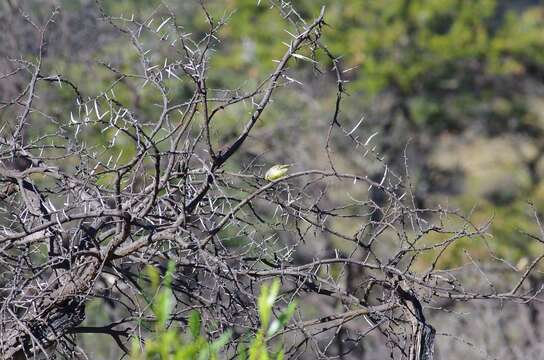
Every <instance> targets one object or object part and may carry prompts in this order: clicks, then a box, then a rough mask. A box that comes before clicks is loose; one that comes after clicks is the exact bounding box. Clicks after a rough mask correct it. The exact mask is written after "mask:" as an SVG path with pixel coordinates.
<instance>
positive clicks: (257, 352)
mask: <svg viewBox="0 0 544 360" xmlns="http://www.w3.org/2000/svg"><path fill="white" fill-rule="evenodd" d="M174 270H175V266H174V263H173V262H170V263H169V265H168V269H167V271H166V273H165V275H164V277H163V278H162V279H161V275H160V273H159V271H158V270H157V269H156V268H154V267H152V266H148V267H147V269H146V275H147V279H148V281H149V283H150V287H149V289H148V290H149V295H151V296H150V297H149V298H148V303H149V305H150V308H151V310H152V313H153V315H154V319H155V320H154V321H153V324H154V331H153V332H152V333H151V334H150V336H149V337H148V338H147V339H145V340H143V339H138V338H134V339H133V342H132V348H131V355H130V356H131V359H132V360H208V359H209V360H216V359H220V358H221V359H223V358H227V356H226V354H227V353H226V346H227V345H228V344H229V343H231V342H232V341H233V340H232V333H231V331H225V332H223V333H222V334H221V335H219V336H218V337H217V338H216V339H214V340H211V339H208V338H207V337H206V336H205V335H203V332H205V330H206V329H205V327H206V325H207V324H205V323H203V320H202V317H201V314H200V313H199V312H198V311H196V310H191V312H190V313H189V316H188V317H187V325H186V327H185V331H184V332H182V331H181V329H180V328H178V327H177V324H176V322H175V321H172V320H171V315H172V312H173V310H174V307H175V306H176V300H175V298H174V295H173V294H172V291H171V285H172V275H173V272H174ZM280 286H281V285H280V282H279V280H275V281H273V282H272V283H271V284H264V285H263V286H262V287H261V290H260V294H259V297H258V301H257V308H258V310H259V318H260V321H261V324H260V327H259V329H258V331H257V333H256V334H255V335H251V334H248V336H246V337H245V338H244V339H243V340H242V341H239V342H238V344H237V348H238V351H237V353H238V355H237V357H236V358H237V359H239V360H269V359H275V360H282V359H283V346H282V345H281V344H280V345H279V346H278V349H277V350H276V351H273V352H271V351H270V350H269V340H270V339H272V338H273V337H274V336H275V335H277V334H278V332H279V331H280V330H282V329H283V328H284V327H285V326H286V325H287V324H288V322H289V320H290V319H291V317H292V316H293V314H294V312H295V309H296V302H294V301H291V302H290V303H289V304H288V306H287V307H286V308H285V309H283V310H281V311H280V312H279V314H278V315H277V316H274V314H273V313H272V310H273V308H274V305H275V304H276V302H277V300H278V298H279V291H280ZM241 339H242V338H241ZM228 358H230V357H228Z"/></svg>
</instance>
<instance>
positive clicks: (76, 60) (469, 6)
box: [0, 0, 544, 356]
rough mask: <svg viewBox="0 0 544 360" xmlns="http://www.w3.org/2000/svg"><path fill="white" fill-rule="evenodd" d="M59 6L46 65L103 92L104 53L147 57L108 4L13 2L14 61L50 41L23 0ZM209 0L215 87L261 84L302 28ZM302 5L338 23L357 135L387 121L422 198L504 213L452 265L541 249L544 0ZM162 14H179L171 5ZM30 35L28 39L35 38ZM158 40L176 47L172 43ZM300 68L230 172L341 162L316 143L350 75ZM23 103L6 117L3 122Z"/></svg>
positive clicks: (381, 140) (394, 154)
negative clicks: (485, 237) (39, 36)
mask: <svg viewBox="0 0 544 360" xmlns="http://www.w3.org/2000/svg"><path fill="white" fill-rule="evenodd" d="M49 3H50V4H52V5H53V4H59V5H61V8H62V13H61V16H60V18H59V20H58V21H57V25H56V27H55V28H54V29H53V31H52V35H51V40H50V43H49V46H48V53H47V56H46V58H45V62H46V63H45V69H46V72H50V73H58V74H62V76H63V77H65V78H67V79H70V80H71V81H72V82H74V83H76V84H78V85H79V86H80V88H79V91H80V92H81V94H82V96H84V97H85V96H89V95H92V94H96V93H100V92H101V91H104V90H105V89H106V88H107V86H109V84H111V82H112V81H113V80H114V74H112V72H111V71H110V70H108V68H107V67H106V66H105V64H107V65H108V66H109V67H113V68H116V67H120V68H122V69H123V71H124V72H129V73H130V72H131V69H132V68H136V67H137V66H138V64H137V62H138V59H137V54H136V52H135V51H134V50H133V48H132V47H131V45H130V41H128V39H127V38H126V37H120V36H118V34H117V33H116V31H115V29H112V27H111V26H109V24H107V23H104V22H100V21H99V20H97V19H98V18H99V16H100V14H99V10H98V7H97V6H96V4H95V1H94V0H92V1H91V0H81V1H72V0H58V1H54V0H51V1H49V2H47V1H27V2H23V1H16V0H7V1H6V2H3V3H2V4H0V20H1V21H0V32H1V34H0V43H1V44H2V47H0V72H1V73H7V72H9V70H10V67H11V66H13V65H12V64H11V63H10V62H9V61H8V60H7V59H8V58H10V57H13V56H15V55H16V54H19V55H23V56H24V55H25V54H27V55H28V56H30V55H31V54H33V53H35V50H36V49H35V46H36V43H37V42H36V38H35V35H34V34H32V30H31V29H29V27H28V26H27V25H25V22H24V20H23V19H22V18H21V17H20V16H15V13H14V12H15V11H16V10H15V8H16V7H17V6H21V7H23V8H24V9H25V10H26V11H27V12H28V13H31V14H32V15H33V16H35V17H38V18H39V17H40V16H41V17H42V18H45V17H46V16H47V15H48V14H49V12H50V10H51V8H50V7H48V6H46V5H47V4H49ZM102 3H103V4H104V7H105V11H106V12H107V13H108V14H110V15H114V16H124V17H126V18H130V17H131V16H132V14H134V15H135V16H136V17H141V18H142V19H145V18H146V17H147V16H150V15H151V14H153V12H154V11H155V9H156V8H157V6H158V5H160V1H157V0H123V1H120V0H104V1H102ZM165 3H167V4H168V5H169V6H170V7H171V8H172V9H173V10H174V11H175V13H176V15H177V19H176V21H177V23H178V24H181V25H183V27H184V31H186V32H191V33H193V34H199V33H203V32H204V31H205V30H206V29H207V27H208V24H207V23H206V18H205V16H204V13H203V11H202V9H201V6H200V4H199V3H198V2H197V1H166V2H165ZM204 3H205V4H206V6H207V8H208V11H209V13H210V15H211V16H212V17H213V18H214V19H216V20H218V19H221V18H224V19H225V20H226V21H227V24H226V25H225V26H224V27H223V28H222V30H221V35H222V37H221V44H220V45H219V47H218V49H217V53H216V55H215V56H213V57H212V58H211V63H210V72H209V84H211V85H212V86H213V87H215V88H217V89H221V88H237V87H238V88H240V89H249V88H252V87H254V86H255V85H256V84H258V83H259V82H260V81H262V80H263V79H264V77H265V76H266V74H267V73H268V72H269V71H271V70H272V68H273V67H274V65H275V63H274V62H273V61H272V60H273V59H278V58H279V57H280V56H281V54H282V53H283V52H284V51H285V47H284V45H283V44H282V42H283V41H288V39H289V38H290V35H289V34H288V32H286V31H285V29H286V25H285V24H286V22H285V20H284V19H282V17H281V14H280V13H279V12H278V11H269V9H268V6H267V5H266V2H265V1H257V0H224V1H223V0H209V1H204ZM259 3H260V4H259ZM292 3H293V4H294V5H295V7H296V8H297V9H299V10H300V15H301V16H302V17H303V18H305V19H308V20H309V21H310V20H311V19H312V18H313V17H315V16H316V15H317V14H318V13H319V10H320V8H321V6H323V5H325V6H326V13H325V14H326V15H325V20H326V22H327V24H328V26H327V27H326V28H325V29H324V38H323V41H324V42H326V43H327V45H328V46H329V48H330V49H331V50H332V51H333V52H334V54H335V55H336V56H338V57H340V58H341V60H340V61H341V63H342V65H343V67H344V69H348V70H349V71H346V72H345V73H344V76H345V79H346V80H349V83H348V84H347V85H346V86H347V92H348V94H349V96H348V97H346V100H345V101H346V103H345V105H344V107H343V110H342V112H341V114H340V122H341V124H342V125H343V126H345V127H346V128H351V127H353V126H354V124H356V123H357V122H358V121H359V119H361V118H364V122H363V126H362V127H361V130H359V132H358V134H359V136H360V138H361V139H362V141H363V142H364V141H365V140H366V139H367V138H368V137H369V136H370V135H371V134H374V133H376V132H377V135H376V137H375V138H374V140H373V142H374V143H375V144H376V149H375V151H376V153H378V154H379V156H380V157H383V159H384V161H385V162H386V163H388V164H389V165H390V166H391V168H392V169H393V171H396V172H397V173H399V174H404V173H405V163H406V164H407V165H408V169H409V175H410V181H411V184H412V186H413V190H414V192H415V197H416V201H417V206H418V207H432V206H435V205H436V204H439V203H440V204H442V205H443V206H448V207H451V208H459V209H461V210H462V211H464V212H465V213H467V214H470V216H471V219H472V221H474V222H476V223H485V222H486V221H488V220H489V219H492V225H491V230H490V233H491V234H492V235H493V237H494V241H493V242H491V243H488V244H487V245H486V244H485V243H484V242H482V243H478V244H467V243H463V242H460V243H459V246H457V247H456V248H452V249H450V250H449V252H448V254H447V256H444V257H443V259H444V261H445V262H446V263H448V265H450V266H453V265H456V264H459V263H462V262H464V261H467V260H466V259H465V258H463V256H462V250H465V249H469V250H470V251H471V252H472V254H473V255H474V254H475V255H476V256H477V254H478V253H479V252H482V253H483V252H486V251H488V249H487V248H484V247H486V246H490V247H491V249H492V250H493V251H494V252H495V253H496V254H497V255H498V256H499V257H502V258H504V259H505V260H506V261H508V262H511V263H512V264H516V263H517V262H518V261H519V260H520V259H521V258H522V257H529V258H531V257H532V256H534V254H535V253H534V252H535V251H536V249H534V248H533V247H534V246H536V245H535V243H534V242H532V241H530V240H529V239H528V237H527V236H526V235H525V234H524V233H525V232H535V231H536V224H535V222H534V217H533V212H532V208H531V206H530V203H533V204H534V206H535V208H536V209H537V211H539V212H541V211H543V210H544V181H543V177H544V5H543V4H542V3H541V1H537V0H532V1H531V0H517V1H505V0H471V1H466V0H383V1H373V0H335V1H324V0H296V1H293V2H292ZM156 15H158V16H159V17H160V16H163V17H164V18H165V19H166V17H168V16H169V15H168V14H167V13H166V12H165V13H164V14H160V13H159V14H156ZM156 25H157V26H158V23H157V24H156ZM25 32H28V36H26V37H25V36H21V34H25ZM14 39H19V40H18V41H15V40H14ZM20 39H26V40H25V41H21V40H20ZM150 46H152V45H150ZM156 51H157V52H161V51H165V50H164V49H163V48H161V47H160V46H158V45H157V49H156ZM163 55H165V54H163ZM307 55H308V56H310V55H311V54H307ZM317 56H318V57H319V56H322V54H317ZM323 59H325V57H324V56H323ZM329 65H330V67H332V64H329ZM293 66H295V67H297V66H299V67H300V69H299V70H300V71H298V72H297V74H298V76H299V77H298V78H297V79H296V80H297V81H299V82H300V84H298V85H295V86H291V87H289V88H285V89H284V90H283V91H281V92H279V93H278V94H277V97H276V98H275V102H274V104H272V106H271V107H270V108H269V109H268V110H267V112H266V113H265V114H264V115H263V121H262V122H260V123H259V124H258V129H257V130H256V132H255V133H254V134H253V136H252V138H251V139H250V141H249V142H248V143H247V144H246V145H245V146H244V149H243V151H242V152H241V153H240V154H239V155H238V157H237V159H238V160H239V162H238V164H236V163H237V162H233V164H229V165H228V166H230V167H232V169H231V170H241V169H243V168H244V167H245V166H246V165H248V164H249V163H250V162H251V163H258V164H262V165H263V166H267V165H269V164H272V163H276V162H283V163H296V164H297V165H296V167H297V168H298V169H299V170H300V169H312V168H314V169H319V168H325V167H327V164H328V163H327V157H326V154H325V153H322V152H320V151H315V149H323V145H324V144H323V143H322V142H323V138H324V136H323V134H324V133H326V131H327V129H328V126H329V123H330V120H331V116H332V115H331V114H332V109H333V108H334V102H335V100H336V86H335V81H336V78H335V77H334V76H333V74H332V73H329V72H328V71H326V72H324V73H323V74H322V76H324V77H326V78H328V81H329V82H330V86H328V87H325V86H323V85H322V83H321V81H322V78H321V79H320V82H319V84H320V85H319V86H314V81H315V84H317V81H316V80H315V72H316V70H315V69H313V68H312V67H311V66H308V64H307V63H306V62H303V61H301V62H300V63H299V64H293ZM325 70H330V69H325ZM300 74H302V75H300ZM301 76H302V77H301ZM20 80H21V81H20V82H19V83H17V82H9V83H0V92H2V93H3V96H4V97H9V96H10V94H11V95H16V94H17V93H18V92H19V91H20V90H21V89H20V87H21V86H23V84H25V81H27V80H28V79H20ZM131 86H132V85H131V84H130V83H128V82H126V83H123V82H122V83H121V84H120V85H119V86H118V87H116V90H115V92H116V96H117V98H118V99H119V100H120V101H121V102H126V103H129V104H132V105H133V106H135V107H136V108H137V109H138V111H139V113H140V115H141V116H142V117H144V118H145V117H146V116H148V117H151V116H153V114H154V112H155V111H156V110H155V105H154V102H155V101H156V100H157V97H156V94H152V93H149V94H148V93H146V90H145V89H143V90H142V89H134V88H132V87H131ZM42 93H43V92H42ZM189 94H190V91H189V89H186V88H184V87H183V85H179V87H178V88H177V94H175V96H179V97H180V98H181V99H183V98H185V97H187V96H189ZM73 100H74V99H73V92H72V90H71V89H70V88H69V87H67V86H65V87H64V88H63V89H62V90H61V91H58V92H54V93H53V92H52V93H51V94H50V95H46V96H43V97H41V98H40V99H39V100H38V101H40V102H43V103H47V104H48V108H49V109H50V112H49V113H50V114H56V115H58V117H59V118H61V119H64V120H66V121H68V120H69V117H68V116H69V114H68V115H67V113H66V109H69V108H73ZM247 114H248V109H247V108H244V107H243V106H239V107H233V108H231V110H228V111H226V112H224V113H223V114H222V115H221V117H220V118H219V119H218V120H217V121H216V123H215V128H214V134H213V136H214V140H215V141H216V142H217V143H225V142H226V139H232V138H233V137H234V136H235V135H236V134H237V133H238V131H239V130H240V127H241V126H243V124H244V119H245V118H247ZM10 115H11V114H9V113H8V112H6V111H5V112H3V113H0V121H1V120H2V118H7V117H9V116H10ZM34 125H35V126H33V127H32V131H35V132H40V131H41V129H40V123H39V122H37V123H36V124H34ZM272 132H274V136H273V137H272V136H270V135H271V133H272ZM86 136H87V138H88V142H89V144H99V143H101V142H103V143H105V141H106V140H105V138H107V136H108V134H103V133H100V132H97V133H95V134H86ZM345 142H346V140H345V137H340V136H339V137H338V139H337V141H334V142H333V143H334V145H333V149H332V150H333V152H334V154H335V155H336V156H337V161H339V167H340V168H341V169H342V170H344V171H348V172H349V171H352V172H357V173H367V174H369V175H370V176H371V177H373V178H376V179H378V180H379V179H380V177H381V175H382V173H383V169H381V168H380V169H377V168H375V165H373V164H370V163H368V162H367V161H366V160H365V158H364V157H362V156H361V154H358V153H355V152H353V147H352V146H351V145H350V146H343V143H345ZM123 145H124V144H123V143H117V144H116V145H115V147H114V148H112V149H111V150H112V151H113V152H116V153H117V152H119V151H120V149H121V148H123ZM132 151H133V150H132ZM124 154H125V155H124V156H127V158H128V157H130V156H131V155H132V154H131V149H126V148H125V149H124ZM340 190H341V189H339V191H340ZM339 196H345V195H340V194H339ZM376 201H379V199H376ZM529 244H530V245H529ZM335 245H336V244H335ZM422 261H424V259H423V260H422ZM90 308H91V309H92V308H93V305H91V306H90ZM98 315H100V316H107V314H106V313H104V312H97V317H96V318H93V319H90V320H89V323H90V324H92V323H93V322H99V320H100V319H99V316H98ZM89 341H97V340H96V339H94V340H92V339H89ZM88 345H89V344H88ZM103 356H106V355H105V354H103Z"/></svg>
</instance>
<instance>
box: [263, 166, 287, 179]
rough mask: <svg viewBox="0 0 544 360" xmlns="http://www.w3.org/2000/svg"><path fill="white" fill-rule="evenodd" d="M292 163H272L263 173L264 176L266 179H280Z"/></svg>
mask: <svg viewBox="0 0 544 360" xmlns="http://www.w3.org/2000/svg"><path fill="white" fill-rule="evenodd" d="M291 165H292V164H280V165H274V166H272V167H271V168H270V169H268V171H267V172H266V174H264V178H265V179H266V180H268V181H275V180H278V179H281V178H282V177H284V176H285V175H286V174H287V171H289V167H291Z"/></svg>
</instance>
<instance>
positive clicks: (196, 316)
mask: <svg viewBox="0 0 544 360" xmlns="http://www.w3.org/2000/svg"><path fill="white" fill-rule="evenodd" d="M187 322H188V325H189V330H190V331H191V335H192V337H193V339H196V338H197V337H198V336H199V335H200V330H201V326H202V323H201V319H200V313H199V312H198V311H196V310H193V311H191V313H190V314H189V319H188V320H187Z"/></svg>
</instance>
